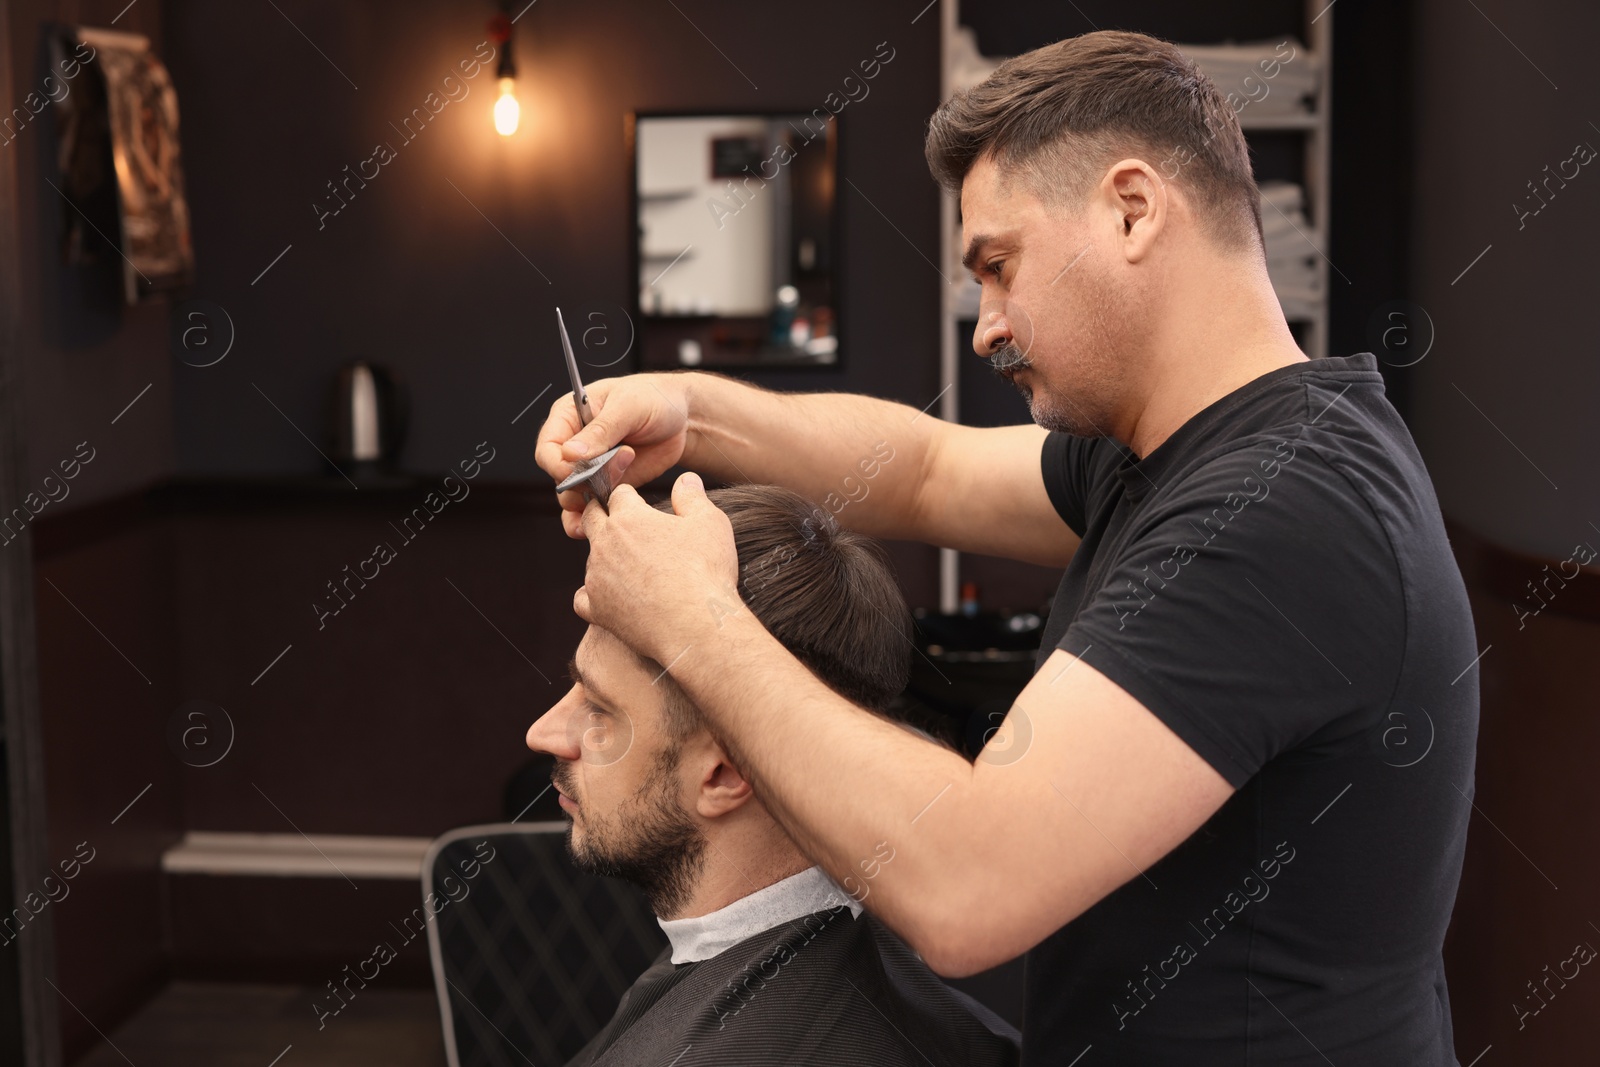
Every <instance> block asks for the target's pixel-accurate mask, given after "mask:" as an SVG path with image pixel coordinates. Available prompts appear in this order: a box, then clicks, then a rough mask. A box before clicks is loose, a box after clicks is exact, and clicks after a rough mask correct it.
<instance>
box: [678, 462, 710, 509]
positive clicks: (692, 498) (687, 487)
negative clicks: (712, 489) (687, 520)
mask: <svg viewBox="0 0 1600 1067" xmlns="http://www.w3.org/2000/svg"><path fill="white" fill-rule="evenodd" d="M702 506H704V507H710V508H713V509H715V507H716V505H715V504H712V503H711V499H710V498H709V497H707V496H706V486H705V483H704V482H702V481H701V480H700V476H699V475H698V474H696V473H695V472H694V471H685V472H684V473H682V474H680V475H678V480H677V481H675V482H673V483H672V510H673V511H674V512H675V513H676V514H678V515H688V514H690V513H692V512H694V511H697V510H698V509H699V508H701V507H702Z"/></svg>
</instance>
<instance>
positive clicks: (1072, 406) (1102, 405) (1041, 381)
mask: <svg viewBox="0 0 1600 1067" xmlns="http://www.w3.org/2000/svg"><path fill="white" fill-rule="evenodd" d="M1080 278H1081V279H1082V280H1081V281H1080V283H1079V284H1080V287H1081V288H1080V300H1081V304H1082V306H1081V307H1080V308H1079V309H1078V311H1077V312H1076V315H1077V318H1078V324H1079V328H1078V330H1077V331H1076V333H1077V337H1076V338H1075V342H1074V343H1075V345H1076V346H1077V348H1078V353H1077V354H1076V356H1075V357H1074V358H1073V359H1072V361H1071V362H1070V363H1069V364H1068V365H1067V368H1066V372H1065V373H1066V374H1067V375H1068V378H1069V380H1068V381H1067V382H1066V383H1065V384H1061V383H1051V382H1048V381H1046V380H1045V372H1044V371H1043V370H1042V369H1039V368H1036V367H1035V366H1034V361H1033V357H1032V355H1030V354H1028V353H1025V352H1023V350H1022V349H1021V348H1020V347H1018V346H1017V345H1016V344H1015V343H1014V342H1007V343H1006V344H1005V345H1004V346H1002V347H1001V348H999V349H997V350H995V352H994V353H992V354H991V355H990V356H989V368H990V369H991V370H993V371H994V373H995V374H997V375H998V376H1000V377H1002V378H1004V379H1005V380H1006V381H1008V382H1010V383H1011V385H1012V386H1013V387H1014V388H1015V389H1016V390H1017V392H1018V393H1020V394H1022V399H1023V400H1024V401H1026V402H1027V405H1028V414H1029V415H1030V416H1031V417H1032V419H1033V421H1034V422H1035V423H1036V424H1038V425H1039V426H1042V427H1044V428H1045V429H1047V430H1058V431H1060V432H1062V433H1070V434H1073V435H1074V436H1077V437H1106V436H1108V435H1109V434H1110V433H1111V430H1110V426H1111V423H1112V414H1111V408H1110V404H1111V402H1112V400H1113V398H1114V396H1115V395H1116V392H1117V390H1118V389H1119V388H1120V386H1121V381H1120V375H1119V373H1118V364H1119V362H1120V361H1121V360H1123V359H1125V358H1127V355H1128V354H1127V353H1126V352H1123V351H1122V350H1121V349H1120V348H1119V347H1118V334H1117V325H1116V319H1115V318H1114V317H1113V316H1112V314H1111V307H1112V303H1113V299H1112V297H1111V296H1110V295H1109V294H1108V293H1107V292H1106V291H1105V290H1104V289H1103V288H1102V287H1101V286H1099V285H1098V284H1096V283H1097V279H1096V278H1095V276H1094V275H1092V274H1091V272H1089V271H1087V270H1086V271H1084V272H1083V273H1082V274H1081V275H1080ZM1068 314H1072V312H1068ZM1023 370H1025V371H1028V372H1029V373H1028V379H1029V381H1028V382H1027V383H1026V384H1025V383H1023V382H1021V381H1018V380H1017V379H1016V378H1015V377H1013V375H1014V374H1015V373H1016V372H1018V371H1023ZM1058 373H1059V372H1058Z"/></svg>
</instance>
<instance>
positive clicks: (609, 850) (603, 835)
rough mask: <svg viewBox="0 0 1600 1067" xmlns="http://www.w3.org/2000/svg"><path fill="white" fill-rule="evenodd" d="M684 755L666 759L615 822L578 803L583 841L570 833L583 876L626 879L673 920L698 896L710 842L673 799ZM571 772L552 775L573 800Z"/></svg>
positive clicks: (671, 753)
mask: <svg viewBox="0 0 1600 1067" xmlns="http://www.w3.org/2000/svg"><path fill="white" fill-rule="evenodd" d="M678 757H679V749H677V748H676V747H674V748H671V749H669V750H668V751H665V752H662V753H660V754H659V755H658V756H657V757H656V762H655V766H654V767H652V768H651V770H650V774H649V777H647V778H646V779H645V781H644V784H643V785H641V786H640V787H639V791H638V793H636V794H635V795H634V796H633V797H631V798H629V800H628V801H627V802H626V803H624V804H623V805H621V806H620V807H619V809H618V810H617V811H616V812H614V813H612V814H611V815H609V816H606V815H601V814H598V813H596V812H593V811H591V810H589V809H588V808H587V807H585V806H584V802H583V800H582V798H579V800H578V816H579V817H582V819H583V829H584V833H583V836H582V837H581V838H580V837H577V836H576V835H575V833H574V827H575V826H576V817H575V818H574V827H569V828H568V829H567V851H568V852H569V853H570V854H571V856H572V862H573V863H574V865H576V866H577V868H578V869H579V870H581V871H586V872H588V873H589V874H598V875H601V876H603V877H606V878H621V879H623V880H624V881H627V882H631V883H633V884H634V885H636V886H638V887H639V889H640V890H641V891H642V892H643V893H644V895H645V899H646V900H647V901H648V902H649V904H650V910H651V911H652V912H654V913H655V914H656V915H658V916H660V915H671V914H673V913H675V912H676V911H677V910H678V909H679V907H681V906H682V905H683V903H684V902H685V901H687V900H688V898H689V896H690V895H691V894H692V893H693V892H694V887H695V882H696V880H697V879H698V878H699V875H700V868H701V866H702V865H703V862H704V859H705V849H706V839H705V836H704V835H703V834H702V833H701V832H700V829H699V828H698V827H697V826H695V824H694V821H693V820H692V819H691V818H690V817H689V813H688V812H687V811H685V810H684V808H683V805H682V804H681V803H679V801H678V798H677V797H676V796H675V795H674V794H673V772H674V771H675V770H676V769H677V765H678ZM570 770H571V768H570V767H569V766H568V765H567V764H565V763H561V762H557V764H556V769H555V771H554V773H553V774H552V775H551V778H552V780H553V781H554V782H555V783H556V784H557V785H558V786H560V787H561V789H562V791H563V792H565V793H567V794H568V795H571V793H572V790H571V789H570V788H569V785H570V782H571V774H570V773H569V772H570Z"/></svg>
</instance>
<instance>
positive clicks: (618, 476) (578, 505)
mask: <svg viewBox="0 0 1600 1067" xmlns="http://www.w3.org/2000/svg"><path fill="white" fill-rule="evenodd" d="M633 460H634V451H633V449H632V448H629V447H628V446H626V445H624V446H623V447H622V450H621V451H619V452H618V453H617V454H616V457H615V458H613V459H612V460H611V462H610V463H608V464H607V465H606V469H607V473H608V474H610V476H611V480H612V481H613V482H614V483H620V482H621V480H622V475H623V473H624V472H626V471H627V469H628V468H629V467H630V466H632V465H633ZM589 500H590V497H589V494H588V493H586V492H585V491H584V490H583V489H582V488H581V487H579V488H576V489H568V490H567V491H566V492H564V493H557V494H556V503H558V504H560V505H561V528H562V529H563V530H565V531H566V532H567V536H568V537H574V538H579V539H582V538H583V537H584V536H585V535H584V532H583V511H584V508H586V507H588V505H589Z"/></svg>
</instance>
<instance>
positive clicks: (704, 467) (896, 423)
mask: <svg viewBox="0 0 1600 1067" xmlns="http://www.w3.org/2000/svg"><path fill="white" fill-rule="evenodd" d="M588 392H589V400H590V405H591V406H592V407H593V408H594V410H595V418H594V421H593V422H592V423H590V424H589V426H588V427H585V428H583V429H582V430H581V432H580V424H579V422H578V416H577V410H576V408H575V406H574V405H573V400H572V395H571V394H570V393H569V394H567V395H566V396H564V397H562V398H561V399H559V400H557V401H556V402H555V403H554V404H553V405H552V407H551V410H550V416H549V418H548V419H547V420H546V421H545V424H544V427H543V428H542V429H541V430H540V432H539V445H538V451H537V453H536V458H537V460H538V463H539V466H540V467H542V468H543V469H544V470H545V471H546V472H548V473H549V474H550V475H551V476H552V477H554V478H556V479H558V480H559V479H561V478H564V477H566V475H567V473H568V472H570V471H571V469H572V466H573V464H574V463H576V462H577V461H578V460H579V459H581V458H582V457H583V456H584V455H596V454H598V453H600V452H602V451H604V450H605V449H607V448H610V447H611V446H612V445H615V444H618V443H625V444H627V445H629V446H630V447H631V448H632V449H633V451H634V453H635V454H633V455H631V456H630V455H629V454H628V450H626V449H625V450H624V454H623V455H622V456H621V457H619V459H620V460H623V461H628V465H627V466H626V468H625V473H624V476H623V479H622V480H623V481H625V482H627V483H628V484H630V485H636V486H637V485H643V484H644V483H645V482H648V481H650V480H651V479H653V478H655V477H656V476H658V475H659V474H661V473H662V472H663V471H665V470H667V469H668V468H669V467H671V466H673V465H674V464H677V463H680V462H681V463H682V464H683V465H684V466H687V467H689V468H691V469H693V470H697V471H701V472H703V473H705V474H707V475H709V476H711V477H713V478H716V479H717V480H719V481H724V482H731V483H733V482H758V483H765V484H774V485H783V486H787V487H789V488H791V489H793V490H795V491H796V492H798V493H800V494H801V495H802V496H805V497H807V498H808V499H811V500H813V501H816V502H817V503H818V504H820V505H822V506H824V507H826V508H828V510H830V511H831V512H834V513H835V514H837V516H838V519H839V521H840V522H841V523H842V524H844V525H845V526H849V527H851V528H853V529H858V530H861V531H863V532H865V533H869V534H873V535H875V536H879V537H887V538H895V539H902V540H914V541H925V542H927V543H929V544H935V545H941V546H944V547H948V548H958V549H962V550H964V551H971V552H981V553H985V554H988V555H997V556H1004V557H1007V558H1011V559H1020V560H1026V561H1029V562H1033V563H1040V564H1045V565H1048V566H1057V567H1059V566H1065V565H1066V563H1067V561H1068V560H1069V559H1070V558H1071V555H1072V552H1073V550H1074V549H1075V548H1076V547H1077V544H1078V537H1077V535H1076V534H1074V533H1073V532H1072V530H1071V528H1070V527H1068V526H1067V525H1066V523H1064V522H1062V521H1061V518H1060V517H1059V516H1058V515H1057V514H1056V511H1055V509H1054V508H1053V507H1052V506H1051V504H1050V499H1049V497H1048V496H1047V495H1046V493H1045V488H1044V479H1043V477H1042V476H1041V474H1040V471H1039V452H1040V448H1041V447H1042V445H1043V442H1044V430H1042V429H1040V428H1039V427H1037V426H1033V425H1026V426H1008V427H1002V428H998V429H975V428H973V427H967V426H959V425H955V424H952V423H948V422H944V421H942V420H940V419H938V418H936V417H934V416H933V415H927V414H923V413H921V412H919V411H917V410H916V409H915V408H912V407H910V406H908V405H905V404H898V403H895V402H893V401H888V400H879V399H876V398H873V397H867V396H859V395H856V394H851V393H777V392H772V391H770V390H766V389H761V388H759V387H757V386H754V385H750V384H749V383H746V382H741V381H739V380H737V379H734V378H729V377H726V376H723V375H720V374H712V373H707V372H703V371H696V372H668V373H659V374H635V375H629V376H627V377H623V378H610V379H606V380H603V381H598V382H595V383H593V384H592V385H590V386H589V387H588ZM575 444H576V445H581V446H583V447H584V448H586V449H587V451H579V450H578V449H577V448H576V447H574V446H575ZM561 504H562V507H563V508H564V509H566V510H565V511H564V512H563V515H562V523H563V525H564V526H565V527H566V530H567V532H568V534H570V535H571V536H574V537H581V536H583V534H582V525H581V522H580V515H581V513H582V508H583V497H582V495H581V494H580V493H578V492H575V491H574V492H568V493H564V494H562V496H561Z"/></svg>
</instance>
